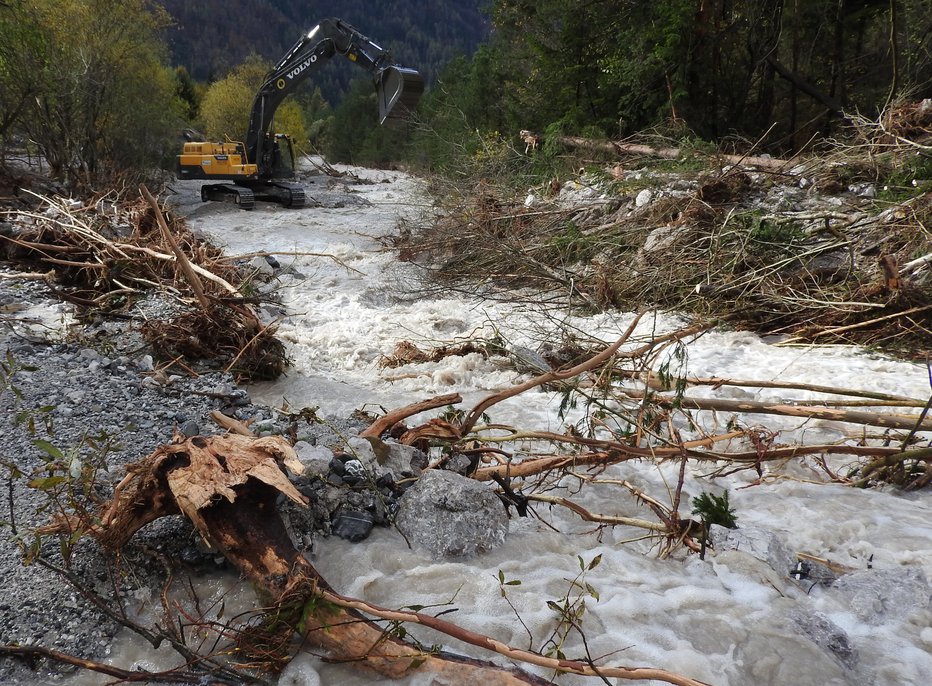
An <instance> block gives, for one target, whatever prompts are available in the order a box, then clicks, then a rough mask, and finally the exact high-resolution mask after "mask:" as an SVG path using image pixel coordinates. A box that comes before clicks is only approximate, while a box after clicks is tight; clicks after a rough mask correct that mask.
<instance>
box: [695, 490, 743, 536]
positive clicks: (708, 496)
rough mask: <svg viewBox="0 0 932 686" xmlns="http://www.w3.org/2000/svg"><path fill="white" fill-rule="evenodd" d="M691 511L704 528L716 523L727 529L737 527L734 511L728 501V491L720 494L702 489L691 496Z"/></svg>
mask: <svg viewBox="0 0 932 686" xmlns="http://www.w3.org/2000/svg"><path fill="white" fill-rule="evenodd" d="M692 513H693V514H694V515H698V516H699V519H701V520H702V523H703V524H704V525H705V527H706V528H708V526H709V525H710V524H718V525H719V526H724V527H725V528H727V529H737V528H738V522H737V519H736V516H735V511H734V510H733V509H732V507H731V504H730V503H729V502H728V491H724V492H723V493H722V495H720V496H719V495H715V494H714V493H707V492H705V491H703V492H702V493H701V494H700V495H698V496H696V497H695V498H693V510H692Z"/></svg>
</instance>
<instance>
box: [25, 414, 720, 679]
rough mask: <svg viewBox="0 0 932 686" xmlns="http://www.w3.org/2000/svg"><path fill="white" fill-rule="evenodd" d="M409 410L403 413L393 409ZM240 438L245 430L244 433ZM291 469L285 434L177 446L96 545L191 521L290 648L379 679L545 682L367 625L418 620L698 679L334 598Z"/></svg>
mask: <svg viewBox="0 0 932 686" xmlns="http://www.w3.org/2000/svg"><path fill="white" fill-rule="evenodd" d="M400 414H404V413H400ZM239 430H240V432H243V431H244V429H243V428H242V427H239ZM286 469H288V470H291V471H292V472H298V473H300V472H301V471H302V470H303V467H302V466H301V464H300V462H299V461H298V460H297V457H296V455H295V453H294V450H293V448H292V447H291V445H290V444H289V443H288V442H287V441H285V440H284V439H283V438H281V437H266V438H254V437H251V436H245V435H241V433H235V434H226V435H223V436H211V437H204V436H196V437H193V438H188V439H181V438H180V437H179V438H177V439H176V442H173V443H171V444H169V445H164V446H161V447H160V448H158V449H157V450H156V451H155V452H154V453H153V454H152V455H150V456H149V457H147V458H146V459H144V460H142V461H140V462H138V463H136V464H134V465H131V466H130V467H128V468H127V475H126V477H125V478H124V479H123V480H122V481H121V482H120V484H119V485H118V486H117V487H116V489H115V491H114V497H113V500H112V501H111V502H110V503H109V504H108V505H107V506H105V508H104V509H103V512H102V513H101V518H100V523H99V524H97V525H94V526H92V527H90V530H89V533H90V534H91V535H93V536H94V537H95V538H96V539H97V540H98V541H99V542H100V544H101V545H102V546H104V547H105V548H107V549H109V550H113V551H116V550H118V549H119V548H121V547H122V546H123V545H125V544H126V543H127V542H128V541H129V539H130V538H131V537H132V535H133V534H134V533H135V532H136V531H137V530H138V529H139V528H140V527H142V526H144V525H145V524H147V523H149V522H151V521H154V520H156V519H158V518H159V517H163V516H166V515H173V514H179V513H180V514H184V515H186V516H187V517H188V518H189V519H190V520H191V521H192V522H193V523H194V525H195V527H196V528H197V530H198V532H199V533H200V534H201V536H202V537H203V538H204V540H205V541H206V542H207V543H208V544H209V545H210V546H212V547H214V548H216V549H217V550H219V551H220V552H221V553H223V555H224V556H226V558H227V559H228V560H229V561H230V562H231V563H232V564H233V565H235V566H236V568H237V569H238V570H239V571H240V572H241V573H242V574H243V575H244V576H245V577H246V578H248V579H249V580H250V581H251V582H253V584H255V586H256V588H257V589H259V591H260V593H263V594H264V595H266V596H268V598H269V600H270V602H271V605H272V607H273V612H272V613H270V616H274V617H275V618H276V626H275V629H276V630H277V631H278V633H279V635H280V636H282V637H284V639H285V642H287V641H288V640H289V639H290V637H291V636H293V635H294V634H295V632H299V633H303V634H304V637H305V639H306V640H307V642H308V643H310V644H312V645H315V646H317V647H319V648H323V649H324V650H326V651H327V652H328V653H329V655H330V657H331V658H333V659H337V660H341V661H351V662H353V663H354V664H356V665H359V666H360V667H364V668H367V669H369V670H372V671H374V672H376V673H378V674H380V675H382V676H384V677H389V678H402V677H405V676H408V675H410V674H413V673H415V672H417V673H425V672H426V673H429V674H431V677H432V679H433V682H432V683H436V684H458V685H467V686H468V685H470V684H476V685H480V684H481V685H482V686H496V685H509V686H511V685H515V686H517V685H518V684H546V683H550V682H549V681H547V680H544V679H541V678H539V677H537V676H534V675H532V674H529V673H526V672H523V671H520V670H517V669H510V668H506V667H501V666H499V665H495V664H493V663H491V662H487V661H483V660H477V659H474V658H468V657H462V656H458V655H452V654H448V653H444V652H437V651H430V650H425V649H424V648H421V647H419V646H415V645H412V644H410V643H407V642H405V641H403V640H401V639H399V638H397V637H396V636H394V635H392V634H391V633H390V632H388V631H387V630H386V629H384V628H383V627H380V626H379V625H377V624H376V623H375V622H373V621H371V620H369V619H367V618H366V617H365V616H364V615H363V614H362V613H361V612H360V611H364V612H365V613H366V614H368V615H373V616H377V617H382V618H384V619H388V620H389V621H396V622H397V621H405V622H412V623H417V624H421V625H423V626H427V627H430V628H432V629H435V630H438V631H441V632H443V633H446V634H448V635H449V636H451V637H453V638H456V639H458V640H461V641H464V642H466V643H471V644H473V645H477V646H480V647H482V648H485V649H488V650H490V651H492V652H495V653H498V654H500V655H503V656H506V657H507V658H509V659H512V660H519V661H524V662H527V663H533V664H537V665H540V666H543V667H547V668H550V669H554V670H559V671H563V672H571V673H575V674H582V675H590V676H596V677H598V676H601V677H616V678H623V679H632V680H640V679H654V680H659V681H664V682H667V683H672V684H680V685H682V686H702V682H699V681H695V680H693V679H689V678H687V677H683V676H680V675H677V674H674V673H671V672H667V671H665V670H661V669H653V668H640V667H631V668H629V667H596V666H594V665H592V664H590V663H586V662H579V661H574V660H556V659H553V658H547V657H545V656H542V655H539V654H537V653H531V652H528V651H524V650H520V649H516V648H512V647H510V646H507V645H504V644H502V643H500V642H498V641H495V640H494V639H492V638H490V637H487V636H483V635H480V634H476V633H474V632H471V631H468V630H466V629H462V628H460V627H457V626H455V625H453V624H451V623H448V622H445V621H444V620H441V619H438V618H436V617H432V616H429V615H423V614H420V613H417V612H410V611H400V610H389V609H385V608H380V607H376V606H374V605H371V604H368V603H366V602H364V601H361V600H356V599H352V598H346V597H344V596H341V595H339V594H338V593H336V592H335V591H334V590H333V589H332V588H330V586H329V585H328V584H327V582H326V581H325V580H324V579H323V578H322V577H321V576H320V574H319V573H318V572H317V570H316V569H315V568H314V567H313V565H311V563H310V562H308V561H307V559H306V558H305V557H304V556H303V555H302V554H301V553H300V552H299V551H298V550H297V549H296V548H295V547H294V545H293V544H292V542H291V540H290V538H289V537H288V534H287V531H286V529H285V525H284V523H283V522H282V520H281V518H280V516H279V514H278V511H277V509H276V505H275V503H276V500H277V499H278V497H279V496H280V495H284V496H285V497H287V498H289V499H290V500H292V501H294V502H295V503H298V504H302V505H303V504H306V499H305V497H304V496H303V495H302V494H301V493H300V492H299V491H298V490H297V489H296V488H295V487H294V486H293V484H292V483H291V482H290V480H289V478H288V476H287V473H286ZM81 524H84V525H86V522H84V523H82V522H78V521H75V520H69V519H68V518H63V519H59V520H58V521H57V522H55V523H53V524H52V525H50V526H49V527H46V528H45V530H44V532H43V533H52V532H58V533H66V532H67V533H70V532H73V531H75V527H76V526H78V525H81Z"/></svg>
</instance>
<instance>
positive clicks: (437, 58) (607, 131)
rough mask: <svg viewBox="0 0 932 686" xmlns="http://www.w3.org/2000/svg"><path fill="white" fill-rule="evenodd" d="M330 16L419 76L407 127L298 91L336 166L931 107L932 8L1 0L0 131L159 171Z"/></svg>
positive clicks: (96, 159) (815, 123)
mask: <svg viewBox="0 0 932 686" xmlns="http://www.w3.org/2000/svg"><path fill="white" fill-rule="evenodd" d="M480 6H481V7H482V9H481V10H480ZM333 15H337V16H340V17H341V18H343V19H345V20H347V21H348V22H350V23H352V24H354V25H355V26H356V27H357V28H358V29H359V30H360V31H362V32H363V33H365V34H367V35H369V36H370V37H371V38H372V39H373V40H374V41H376V42H378V43H380V44H382V45H383V46H385V47H386V48H388V49H389V50H391V51H392V52H393V54H394V56H395V58H396V60H397V61H398V62H400V63H402V64H404V65H406V66H411V67H415V68H417V69H418V70H420V71H421V72H422V74H424V75H425V76H426V77H427V80H428V83H429V84H430V90H429V92H428V95H427V97H425V98H424V99H423V100H422V104H421V107H420V108H419V112H418V126H417V127H411V128H409V130H408V131H403V132H398V131H393V132H385V131H383V130H381V129H378V127H377V123H376V118H375V116H374V114H373V113H374V112H375V111H376V110H375V104H374V100H373V98H374V96H373V94H372V89H371V84H370V85H369V86H367V87H363V86H362V85H357V86H355V87H351V83H352V81H353V80H354V79H357V78H359V77H362V76H364V75H363V74H362V73H361V72H359V71H358V70H356V69H354V68H353V66H352V65H351V64H349V63H347V62H346V61H344V60H333V61H332V63H331V64H328V65H327V66H326V68H324V69H321V70H320V71H319V72H318V73H317V74H315V75H314V77H313V78H312V79H311V81H310V87H309V88H306V89H304V90H303V91H302V92H301V93H299V94H297V95H296V97H294V98H292V100H294V101H295V102H296V103H297V104H298V105H299V106H300V107H301V108H302V111H303V117H304V121H300V117H297V118H296V117H294V116H291V114H289V116H288V117H287V118H288V119H289V120H290V121H292V122H295V123H294V124H293V125H292V128H293V129H295V133H299V134H300V137H301V138H303V139H304V142H305V143H306V142H307V139H310V141H311V142H312V143H313V144H314V145H315V146H317V147H318V148H322V149H323V150H324V151H326V152H330V153H332V154H333V155H334V158H335V160H336V161H355V162H361V163H366V162H368V163H373V162H377V163H380V164H385V163H390V162H393V161H398V160H399V159H401V158H402V157H404V156H407V158H408V160H409V161H411V160H414V161H415V162H417V163H419V164H422V165H423V166H426V167H429V168H434V169H437V168H444V167H447V168H450V167H451V166H454V165H452V164H451V163H450V160H451V159H453V158H455V157H456V156H457V155H462V154H463V153H466V154H467V155H473V154H476V153H477V151H480V150H481V149H483V147H484V146H486V145H487V143H488V141H489V140H491V139H495V138H499V139H510V140H512V141H514V140H515V139H516V137H517V133H518V131H520V130H522V129H528V130H532V131H536V132H539V133H547V132H551V133H553V132H560V133H569V134H582V135H589V136H606V137H612V138H614V137H620V136H626V135H629V134H631V133H633V132H637V131H641V130H644V129H646V128H650V127H655V126H657V125H658V124H662V125H670V124H673V125H674V127H675V128H676V129H677V130H679V131H682V132H690V133H691V135H695V136H698V137H699V138H701V139H703V140H707V141H712V142H715V143H723V142H724V143H728V144H729V145H732V146H734V147H740V146H742V145H744V146H745V147H746V145H747V143H748V142H749V141H756V145H757V148H758V149H759V150H767V151H771V152H781V153H782V152H787V151H796V150H799V149H801V148H802V147H804V146H806V145H811V144H812V142H813V141H817V140H820V139H824V138H826V137H829V136H835V135H837V134H838V133H839V132H841V131H843V127H844V125H845V122H846V119H847V118H848V117H850V116H851V114H852V113H862V114H864V115H867V116H869V117H871V118H876V117H877V116H878V115H879V114H880V113H881V112H882V111H884V109H885V108H888V107H889V105H891V104H892V103H895V102H897V101H899V100H902V99H911V100H920V99H923V98H927V97H930V96H932V85H930V84H932V0H759V1H756V2H733V1H730V0H657V1H656V2H650V3H646V2H631V1H630V0H589V1H588V2H585V3H577V2H569V1H568V0H491V1H490V2H488V3H480V2H479V1H478V0H475V1H473V2H452V1H451V2H432V3H415V2H402V1H400V0H395V1H392V2H384V3H381V4H377V3H371V2H364V1H363V0H348V1H347V2H343V3H336V4H335V3H323V2H313V1H302V2H299V1H298V0H226V1H224V2H219V1H211V0H205V1H203V2H181V0H132V1H131V2H124V3H119V4H117V5H114V4H113V3H107V2H102V1H101V0H86V1H83V2H82V1H80V0H3V1H2V2H0V38H2V40H0V96H2V97H0V136H3V137H4V141H6V142H9V141H22V140H24V139H28V140H31V141H32V142H33V143H34V144H35V145H36V146H38V148H39V149H41V151H42V152H43V154H44V155H45V157H46V158H47V159H48V161H49V163H50V164H51V166H52V168H53V171H55V173H56V174H59V175H61V176H68V177H69V178H74V177H75V176H77V175H80V174H87V173H93V172H95V171H97V170H103V169H107V168H126V167H127V166H129V167H133V168H140V167H145V166H147V165H148V166H151V165H154V164H166V163H168V161H169V160H170V159H171V150H172V149H173V148H176V147H177V144H178V140H177V134H178V132H180V131H181V130H182V129H183V128H185V127H188V126H194V127H199V128H201V130H204V129H208V128H209V129H210V130H211V132H212V135H219V133H220V132H219V131H218V130H217V126H215V125H214V124H211V125H210V126H208V123H209V122H214V123H216V122H220V121H230V122H235V121H238V119H237V116H240V117H241V113H242V112H246V111H247V110H248V108H249V104H250V102H249V101H250V99H251V94H250V93H249V92H248V91H249V88H248V87H247V88H239V89H238V90H237V89H232V88H230V87H229V86H230V85H231V83H230V82H229V81H225V79H227V78H228V77H230V76H231V75H235V74H237V73H241V72H237V71H236V70H237V69H240V70H241V69H242V66H243V65H244V64H246V63H247V62H248V61H249V60H253V63H254V64H257V63H262V62H261V60H263V59H264V60H266V61H265V62H264V63H265V64H267V63H268V61H269V60H274V59H276V58H277V57H279V56H280V55H281V54H282V53H283V52H284V51H285V50H286V49H287V48H288V47H289V46H290V45H291V44H292V43H293V42H294V40H295V39H296V38H297V37H298V36H300V35H301V34H302V33H303V32H304V31H305V30H307V28H308V27H309V26H310V25H312V24H313V23H315V22H316V21H318V20H319V19H322V18H325V17H327V16H333ZM256 60H259V62H256ZM363 82H368V79H365V78H363V79H361V80H360V81H359V83H360V84H361V83H363ZM315 87H316V90H315ZM218 88H221V89H224V88H225V91H223V90H221V92H220V93H218V92H217V89H218ZM211 89H213V90H214V92H213V93H211V97H209V98H206V107H207V109H206V110H205V109H204V107H205V94H206V93H208V92H209V91H210V90H211ZM234 91H236V92H240V96H239V97H219V95H221V94H223V95H225V96H229V95H230V93H232V92H234ZM240 100H242V102H240ZM218 103H220V105H218ZM221 105H222V107H225V108H227V110H226V111H218V110H217V108H218V107H220V106H221ZM331 106H336V109H332V108H331ZM292 114H293V113H292ZM370 114H372V116H370ZM234 115H237V116H234ZM284 118H285V117H284V116H283V117H282V119H284ZM230 127H233V125H232V124H231V125H230ZM242 133H243V132H241V131H233V132H224V134H225V135H231V136H240V135H242ZM79 172H80V174H79Z"/></svg>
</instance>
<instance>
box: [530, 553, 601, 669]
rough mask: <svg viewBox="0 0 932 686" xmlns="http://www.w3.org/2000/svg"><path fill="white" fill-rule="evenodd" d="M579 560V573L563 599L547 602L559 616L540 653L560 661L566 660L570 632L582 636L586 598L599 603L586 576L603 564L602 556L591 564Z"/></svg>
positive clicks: (598, 556)
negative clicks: (565, 650) (565, 647)
mask: <svg viewBox="0 0 932 686" xmlns="http://www.w3.org/2000/svg"><path fill="white" fill-rule="evenodd" d="M577 560H578V561H579V572H578V573H577V574H576V576H575V577H574V578H572V579H567V581H569V587H568V588H567V590H566V593H565V594H564V595H563V597H561V598H558V599H556V600H548V601H547V607H548V608H550V609H551V610H552V611H553V612H554V613H555V614H556V616H557V626H556V628H555V629H554V630H553V632H552V633H551V634H550V637H549V638H548V639H547V640H546V641H545V642H544V645H543V646H542V647H541V650H540V652H541V653H543V654H544V655H546V656H548V657H555V658H557V659H559V660H564V659H566V655H565V654H564V653H563V645H564V644H565V643H566V638H567V636H569V634H570V632H571V631H573V630H575V631H577V632H578V633H579V634H580V635H582V623H583V617H584V616H585V614H586V609H587V608H586V598H592V599H593V600H595V601H596V602H598V601H599V592H598V591H597V590H596V589H595V588H594V587H593V586H592V584H590V583H589V582H587V581H586V575H587V574H588V573H589V572H591V571H592V570H593V569H595V568H596V567H598V566H599V565H600V564H601V563H602V555H601V554H599V555H596V556H595V557H593V558H592V559H591V560H590V561H589V562H586V561H585V560H584V559H583V558H582V557H581V556H577ZM584 638H585V637H584Z"/></svg>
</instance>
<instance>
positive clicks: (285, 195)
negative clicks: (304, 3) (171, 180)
mask: <svg viewBox="0 0 932 686" xmlns="http://www.w3.org/2000/svg"><path fill="white" fill-rule="evenodd" d="M337 54H339V55H343V56H344V57H346V58H347V59H348V60H350V61H351V62H353V63H355V64H358V65H359V66H361V67H363V68H364V69H366V70H367V71H368V72H369V73H371V74H372V75H373V78H374V81H375V88H376V94H377V97H378V102H379V123H381V124H384V123H385V121H386V120H389V119H404V118H406V117H408V116H409V114H410V112H411V110H413V109H414V106H415V105H417V102H418V100H419V99H420V97H421V94H422V93H423V92H424V80H423V79H422V78H421V75H420V74H419V73H418V72H417V71H416V70H414V69H407V68H405V67H401V66H399V65H397V64H393V63H392V58H391V55H390V54H389V53H388V52H386V51H385V50H383V49H382V48H380V47H379V46H378V45H376V44H375V43H373V42H372V41H371V40H369V39H368V38H366V37H365V36H364V35H362V34H361V33H360V32H359V31H357V30H356V29H354V28H353V27H352V26H350V25H349V24H347V23H346V22H344V21H342V20H340V19H327V20H324V21H322V22H321V23H319V24H318V25H317V26H315V27H314V28H313V29H311V30H310V31H309V32H308V33H307V34H306V35H304V36H302V37H301V38H300V39H299V40H298V42H297V43H295V44H294V46H293V47H292V48H291V49H290V50H289V51H288V52H287V53H286V54H285V56H284V57H282V58H281V59H280V60H279V61H278V63H277V64H276V65H275V67H273V68H272V69H271V71H269V73H268V74H266V76H265V79H264V82H263V84H262V87H261V88H259V91H258V92H257V93H256V97H255V99H254V100H253V103H252V112H251V114H250V117H249V130H248V131H247V132H246V137H245V138H244V140H243V141H242V142H227V143H209V142H200V141H189V142H187V143H185V144H184V149H183V151H182V153H181V154H180V155H179V156H178V178H179V179H206V180H217V181H228V182H231V183H216V184H204V185H203V186H202V187H201V200H203V201H205V202H206V201H208V200H226V201H232V202H234V203H236V204H237V205H239V206H240V208H242V209H246V210H248V209H252V207H253V205H254V204H255V201H256V200H267V201H271V202H277V203H280V204H281V205H284V206H285V207H295V208H298V207H303V206H304V189H303V188H302V187H301V186H300V185H298V184H295V183H290V182H288V181H287V179H293V178H294V176H295V174H294V170H295V155H294V147H293V145H292V141H291V138H290V137H289V136H287V135H286V134H280V133H274V132H272V130H271V127H272V118H273V116H274V115H275V111H276V110H277V109H278V106H279V105H280V104H281V103H282V101H283V100H284V99H285V97H287V96H288V95H289V94H290V93H292V92H294V90H295V89H296V88H297V87H298V85H300V84H301V83H302V82H303V81H304V80H305V79H307V78H308V77H309V76H310V75H311V74H313V73H314V72H315V71H316V70H317V69H318V68H319V67H320V66H321V65H322V64H324V63H325V62H327V61H328V60H329V59H330V58H331V57H333V56H334V55H337Z"/></svg>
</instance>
